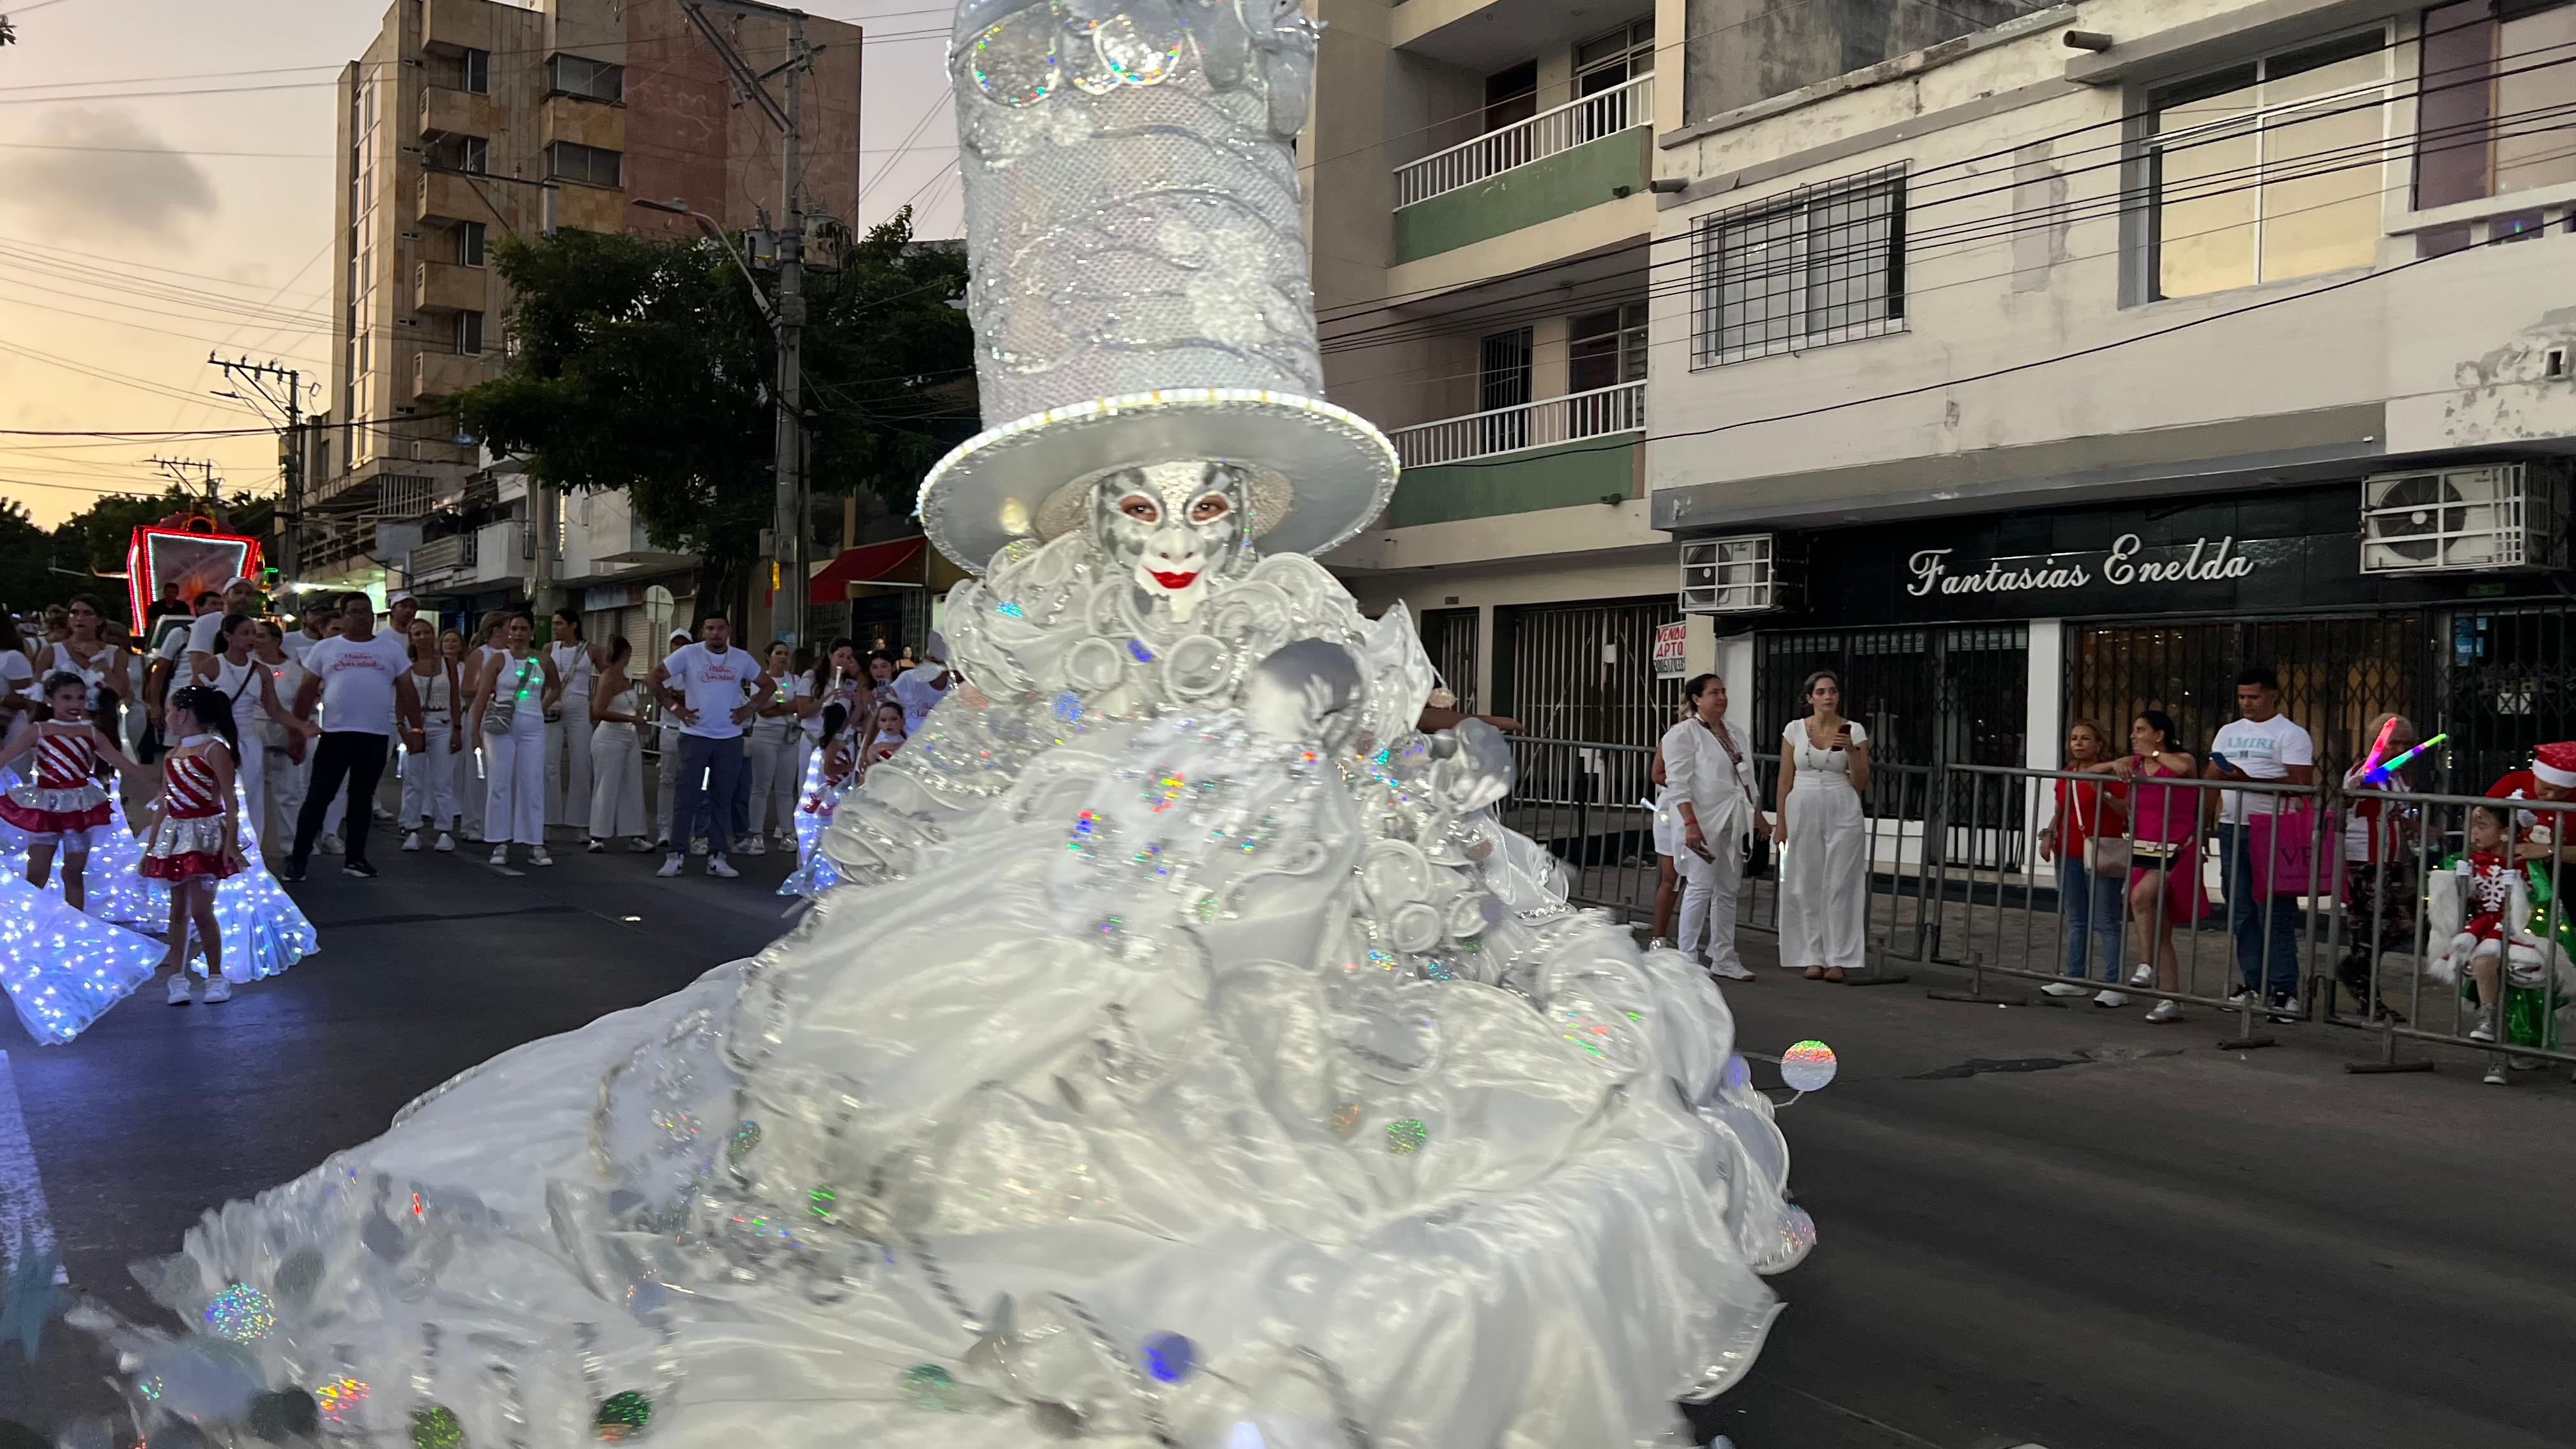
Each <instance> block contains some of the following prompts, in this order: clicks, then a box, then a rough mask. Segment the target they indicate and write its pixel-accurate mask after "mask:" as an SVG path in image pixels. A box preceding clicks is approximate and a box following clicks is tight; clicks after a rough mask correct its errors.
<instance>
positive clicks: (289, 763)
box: [259, 745, 313, 845]
mask: <svg viewBox="0 0 2576 1449" xmlns="http://www.w3.org/2000/svg"><path fill="white" fill-rule="evenodd" d="M307 748H308V749H310V748H311V747H310V746H307ZM260 755H261V757H262V758H261V771H260V773H261V774H262V775H263V776H264V777H265V778H263V779H262V780H261V782H260V783H261V785H262V786H263V787H264V788H265V789H266V791H267V794H268V813H267V814H266V815H263V816H262V817H260V822H259V838H260V839H261V840H263V841H266V840H270V839H275V840H278V841H281V842H283V843H284V844H286V845H292V844H294V843H295V817H296V816H298V815H300V814H302V813H303V812H304V792H305V789H306V787H308V786H309V785H310V784H311V783H312V779H313V776H312V772H311V770H310V769H309V768H308V767H309V766H310V765H311V764H312V758H313V757H312V756H311V755H310V754H308V755H306V756H305V758H304V763H303V764H298V763H296V762H295V761H293V760H290V759H288V758H287V757H286V749H285V747H284V746H282V745H272V746H269V747H267V748H264V749H262V750H261V751H260ZM272 820H273V821H275V822H276V823H277V826H278V833H277V834H276V835H274V836H272V835H271V834H270V833H269V822H270V821H272Z"/></svg>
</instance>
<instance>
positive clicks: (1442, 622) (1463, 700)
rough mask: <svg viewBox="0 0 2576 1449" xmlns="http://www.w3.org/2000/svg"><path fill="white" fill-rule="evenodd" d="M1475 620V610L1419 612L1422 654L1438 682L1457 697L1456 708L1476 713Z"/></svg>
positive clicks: (1476, 631)
mask: <svg viewBox="0 0 2576 1449" xmlns="http://www.w3.org/2000/svg"><path fill="white" fill-rule="evenodd" d="M1477 634H1478V627H1477V617H1476V611H1475V610H1474V609H1425V610H1423V611H1422V652H1423V653H1425V654H1428V655H1430V656H1431V667H1432V668H1433V669H1436V670H1438V671H1439V672H1440V683H1441V685H1442V686H1443V687H1444V688H1446V689H1447V690H1448V691H1449V692H1450V693H1451V694H1454V695H1456V696H1457V697H1458V708H1459V709H1460V710H1461V711H1463V712H1465V713H1467V714H1475V713H1477V712H1478V711H1477V709H1476V640H1477Z"/></svg>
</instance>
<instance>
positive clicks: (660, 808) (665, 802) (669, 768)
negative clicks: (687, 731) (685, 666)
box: [653, 629, 690, 850]
mask: <svg viewBox="0 0 2576 1449" xmlns="http://www.w3.org/2000/svg"><path fill="white" fill-rule="evenodd" d="M689 641H690V634H689V631H688V630H686V629H674V630H672V631H671V637H670V638H668V639H665V640H663V641H662V652H663V653H664V654H666V655H667V654H669V653H670V652H671V651H672V650H674V649H677V648H679V647H681V646H682V645H684V644H687V643H688V642H689ZM656 728H657V729H658V731H659V734H658V737H657V738H656V740H655V742H654V748H655V749H656V750H657V751H659V753H658V754H657V755H656V756H655V758H656V760H658V761H659V763H658V764H657V765H655V767H654V770H653V795H654V801H653V843H654V844H655V845H656V846H658V847H660V848H661V849H664V850H669V849H671V848H672V841H671V812H672V811H673V810H675V809H677V808H678V805H679V799H680V722H679V721H678V720H676V719H673V718H671V717H670V716H668V715H664V716H663V717H662V719H661V721H660V722H659V724H658V725H657V726H656ZM688 846H689V842H687V841H686V840H683V841H680V842H679V848H680V849H682V850H686V849H688Z"/></svg>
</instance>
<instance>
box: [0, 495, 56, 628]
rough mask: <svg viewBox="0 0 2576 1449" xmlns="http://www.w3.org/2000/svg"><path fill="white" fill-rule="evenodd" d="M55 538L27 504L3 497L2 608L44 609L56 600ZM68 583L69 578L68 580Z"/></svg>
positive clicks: (0, 510)
mask: <svg viewBox="0 0 2576 1449" xmlns="http://www.w3.org/2000/svg"><path fill="white" fill-rule="evenodd" d="M53 568H54V541H53V539H52V537H50V536H49V535H47V534H46V532H45V531H44V530H43V529H41V528H38V527H37V526H36V520H35V518H34V517H33V516H32V515H30V514H29V513H28V512H27V509H26V506H25V505H24V504H21V503H19V502H18V501H17V500H16V499H14V498H0V608H5V609H17V610H20V611H24V610H27V609H40V608H43V607H44V606H45V605H47V604H50V603H52V602H54V599H55V597H56V595H57V594H58V593H59V592H60V591H59V590H58V589H56V588H55V586H54V572H53ZM66 582H68V580H66Z"/></svg>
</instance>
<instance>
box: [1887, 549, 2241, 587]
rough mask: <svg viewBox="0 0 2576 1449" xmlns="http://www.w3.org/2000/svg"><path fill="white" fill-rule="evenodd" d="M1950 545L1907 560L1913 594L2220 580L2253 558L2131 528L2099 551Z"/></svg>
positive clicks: (2235, 574)
mask: <svg viewBox="0 0 2576 1449" xmlns="http://www.w3.org/2000/svg"><path fill="white" fill-rule="evenodd" d="M1958 552H1959V551H1958V550H1957V549H1953V548H1927V549H1921V550H1918V551H1917V552H1916V553H1915V554H1914V555H1913V557H1911V558H1909V559H1907V560H1906V568H1907V570H1908V571H1909V572H1911V573H1912V574H1913V579H1912V581H1911V582H1910V583H1908V584H1907V585H1906V589H1905V592H1906V593H1908V594H1911V595H1913V596H1914V597H1915V598H1918V599H1919V598H1924V597H1926V596H1929V595H1932V594H2001V593H2023V592H2039V591H2046V590H2052V589H2088V588H2091V587H2093V586H2094V584H2095V583H2096V582H2097V581H2098V582H2100V583H2105V584H2109V585H2111V586H2113V587H2114V588H2126V587H2129V586H2131V585H2134V584H2175V583H2199V582H2206V583H2218V582H2221V581H2224V580H2228V579H2241V578H2244V577H2245V576H2246V575H2248V574H2250V573H2252V572H2254V567H2255V561H2254V560H2253V558H2251V557H2250V556H2248V555H2246V554H2243V553H2239V552H2237V551H2236V540H2235V539H2234V538H2232V537H2222V538H2219V539H2217V540H2214V541H2213V540H2211V539H2209V538H2208V537H2206V536H2204V537H2200V538H2195V539H2193V540H2192V541H2191V542H2190V543H2187V544H2181V543H2177V544H2168V545H2164V546H2161V547H2155V548H2150V547H2148V546H2147V544H2146V541H2145V540H2143V539H2141V538H2139V537H2138V535H2136V534H2134V533H2124V534H2121V535H2120V536H2119V537H2118V538H2115V539H2113V540H2112V541H2111V547H2110V548H2109V549H2108V550H2105V551H2102V552H2098V553H2095V552H2086V553H2050V554H2039V555H2024V556H2023V557H2020V558H2000V559H1987V560H1985V567H1984V568H1982V569H1980V568H1977V567H1976V566H1975V563H1974V561H1968V562H1966V563H1963V562H1962V561H1960V560H1959V558H1958V557H1957V555H1958Z"/></svg>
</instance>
